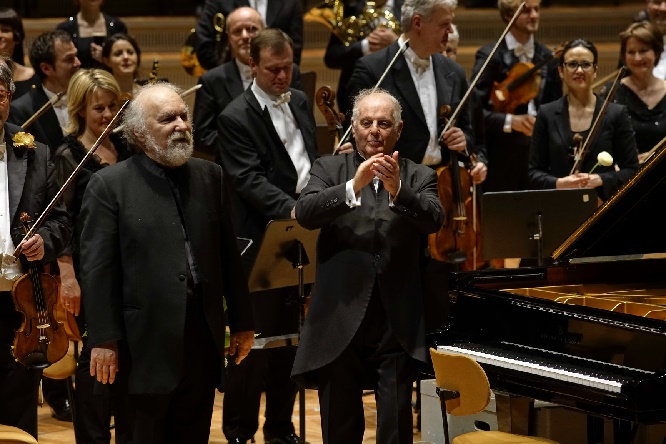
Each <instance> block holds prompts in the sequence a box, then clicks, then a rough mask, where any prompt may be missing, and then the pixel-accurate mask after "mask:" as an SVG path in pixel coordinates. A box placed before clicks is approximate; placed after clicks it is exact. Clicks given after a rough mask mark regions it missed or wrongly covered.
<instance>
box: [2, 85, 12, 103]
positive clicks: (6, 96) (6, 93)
mask: <svg viewBox="0 0 666 444" xmlns="http://www.w3.org/2000/svg"><path fill="white" fill-rule="evenodd" d="M11 97H12V93H10V92H9V91H5V90H4V89H0V105H4V104H5V103H7V100H9V99H10V98H11Z"/></svg>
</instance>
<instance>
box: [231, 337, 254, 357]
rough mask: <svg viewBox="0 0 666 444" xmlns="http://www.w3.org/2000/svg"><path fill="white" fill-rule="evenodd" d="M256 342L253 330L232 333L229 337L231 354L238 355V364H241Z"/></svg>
mask: <svg viewBox="0 0 666 444" xmlns="http://www.w3.org/2000/svg"><path fill="white" fill-rule="evenodd" d="M253 344H254V332H253V331H239V332H238V333H231V337H230V339H229V355H230V356H236V361H235V362H236V365H238V364H240V363H241V361H242V360H243V359H245V357H246V356H247V355H248V353H250V349H251V348H252V345H253Z"/></svg>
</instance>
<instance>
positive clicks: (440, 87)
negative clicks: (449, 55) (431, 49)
mask: <svg viewBox="0 0 666 444" xmlns="http://www.w3.org/2000/svg"><path fill="white" fill-rule="evenodd" d="M432 62H433V70H434V72H435V89H436V90H437V109H436V110H435V112H437V113H438V114H439V109H440V108H441V106H442V105H452V104H453V91H455V90H456V89H457V85H456V84H455V82H456V80H455V77H454V76H453V73H452V72H451V71H449V72H446V71H445V70H444V64H443V63H442V61H441V60H440V59H439V57H437V54H434V55H433V56H432Z"/></svg>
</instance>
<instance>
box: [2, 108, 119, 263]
mask: <svg viewBox="0 0 666 444" xmlns="http://www.w3.org/2000/svg"><path fill="white" fill-rule="evenodd" d="M128 103H129V101H126V102H125V103H123V104H122V106H121V107H120V109H119V110H118V112H117V113H116V115H115V116H113V119H111V122H109V124H108V125H107V126H106V128H104V131H103V132H102V134H101V135H100V136H99V137H98V138H97V140H96V141H95V143H94V144H93V146H92V147H90V149H89V150H88V152H87V153H86V155H85V156H83V159H81V162H79V164H78V165H77V166H76V168H74V171H72V174H70V175H69V177H68V178H67V180H66V181H65V183H63V184H62V186H61V187H60V189H59V190H58V192H57V193H56V195H55V196H53V199H51V202H49V204H48V205H47V206H46V208H45V209H44V211H43V212H42V214H41V215H40V216H39V218H38V219H37V220H36V221H35V223H34V224H32V227H30V230H28V232H27V233H26V234H25V236H24V237H23V239H22V240H21V242H19V246H18V247H16V249H15V250H14V253H13V255H14V257H15V258H18V257H19V256H20V255H21V252H22V251H23V247H21V245H22V244H23V242H25V241H26V240H28V239H30V238H31V237H32V236H33V235H34V234H35V231H37V229H39V227H41V226H42V224H43V223H44V221H45V220H46V218H47V217H48V215H49V214H50V213H51V211H52V210H53V207H54V206H55V204H56V203H57V202H58V200H59V199H60V198H61V197H62V195H63V194H64V192H65V190H67V188H68V187H69V186H70V185H71V183H72V181H73V180H74V178H75V177H76V176H77V175H78V174H79V172H80V171H81V169H82V168H83V165H84V164H85V163H86V162H87V161H88V159H90V157H91V156H92V155H93V154H95V151H96V150H97V148H98V147H99V146H100V145H101V144H102V141H104V139H105V138H106V137H107V136H108V135H109V133H110V132H111V130H112V129H113V127H114V126H115V124H116V123H117V122H118V119H120V116H121V115H122V113H123V111H124V110H125V107H126V106H127V104H128Z"/></svg>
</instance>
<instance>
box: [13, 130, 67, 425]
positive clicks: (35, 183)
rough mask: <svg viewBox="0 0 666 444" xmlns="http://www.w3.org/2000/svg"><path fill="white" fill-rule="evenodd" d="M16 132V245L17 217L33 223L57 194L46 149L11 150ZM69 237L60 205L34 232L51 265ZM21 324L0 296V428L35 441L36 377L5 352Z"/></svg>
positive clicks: (19, 234)
mask: <svg viewBox="0 0 666 444" xmlns="http://www.w3.org/2000/svg"><path fill="white" fill-rule="evenodd" d="M18 131H20V128H19V127H17V126H16V125H12V124H10V123H7V124H5V140H4V141H5V143H6V146H7V152H6V153H5V154H4V155H5V157H6V160H7V181H8V189H9V196H8V197H9V215H10V221H11V228H10V230H11V237H12V241H13V242H14V245H15V246H17V245H18V244H19V243H20V242H21V240H22V239H23V234H22V228H21V222H20V220H19V217H20V215H21V213H23V212H25V213H28V214H29V215H30V216H31V217H32V220H33V222H34V221H36V220H37V218H38V217H39V216H40V215H41V213H42V212H43V211H44V209H45V208H46V206H47V205H48V204H49V202H50V201H51V199H52V198H53V197H54V196H55V195H56V193H57V192H58V186H57V185H56V182H55V178H54V172H53V166H52V165H51V162H50V153H49V150H48V148H47V147H46V145H43V144H41V143H37V147H36V148H34V149H31V148H25V149H23V150H21V151H18V150H17V151H15V150H14V148H13V142H12V137H13V136H14V134H16V133H17V132H18ZM71 233H72V229H71V224H70V222H69V218H68V217H67V211H66V210H65V208H64V206H63V204H62V203H59V204H57V205H55V207H54V208H53V210H52V211H51V213H50V214H49V216H48V218H47V219H46V222H45V223H44V225H42V227H41V228H39V229H38V230H37V234H39V235H40V236H41V237H42V239H44V250H45V252H44V259H43V261H44V262H52V261H55V260H56V258H57V256H58V254H60V252H61V251H62V250H63V249H64V248H65V246H66V245H67V244H68V243H69V239H70V236H71ZM10 254H11V253H10ZM24 269H25V264H24ZM20 322H21V316H20V314H19V313H17V312H16V311H15V309H14V304H13V301H12V298H11V296H10V294H9V292H8V291H3V292H0V398H1V399H3V402H2V405H0V423H1V424H7V425H14V426H16V427H20V428H22V429H24V430H26V431H27V432H29V433H31V434H32V435H33V436H35V437H37V387H38V384H39V376H40V373H41V372H38V371H34V370H30V369H27V368H26V367H23V366H22V365H20V364H18V363H16V362H14V359H13V357H12V356H11V352H10V346H11V343H12V342H13V340H14V329H16V328H18V327H19V325H20Z"/></svg>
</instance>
